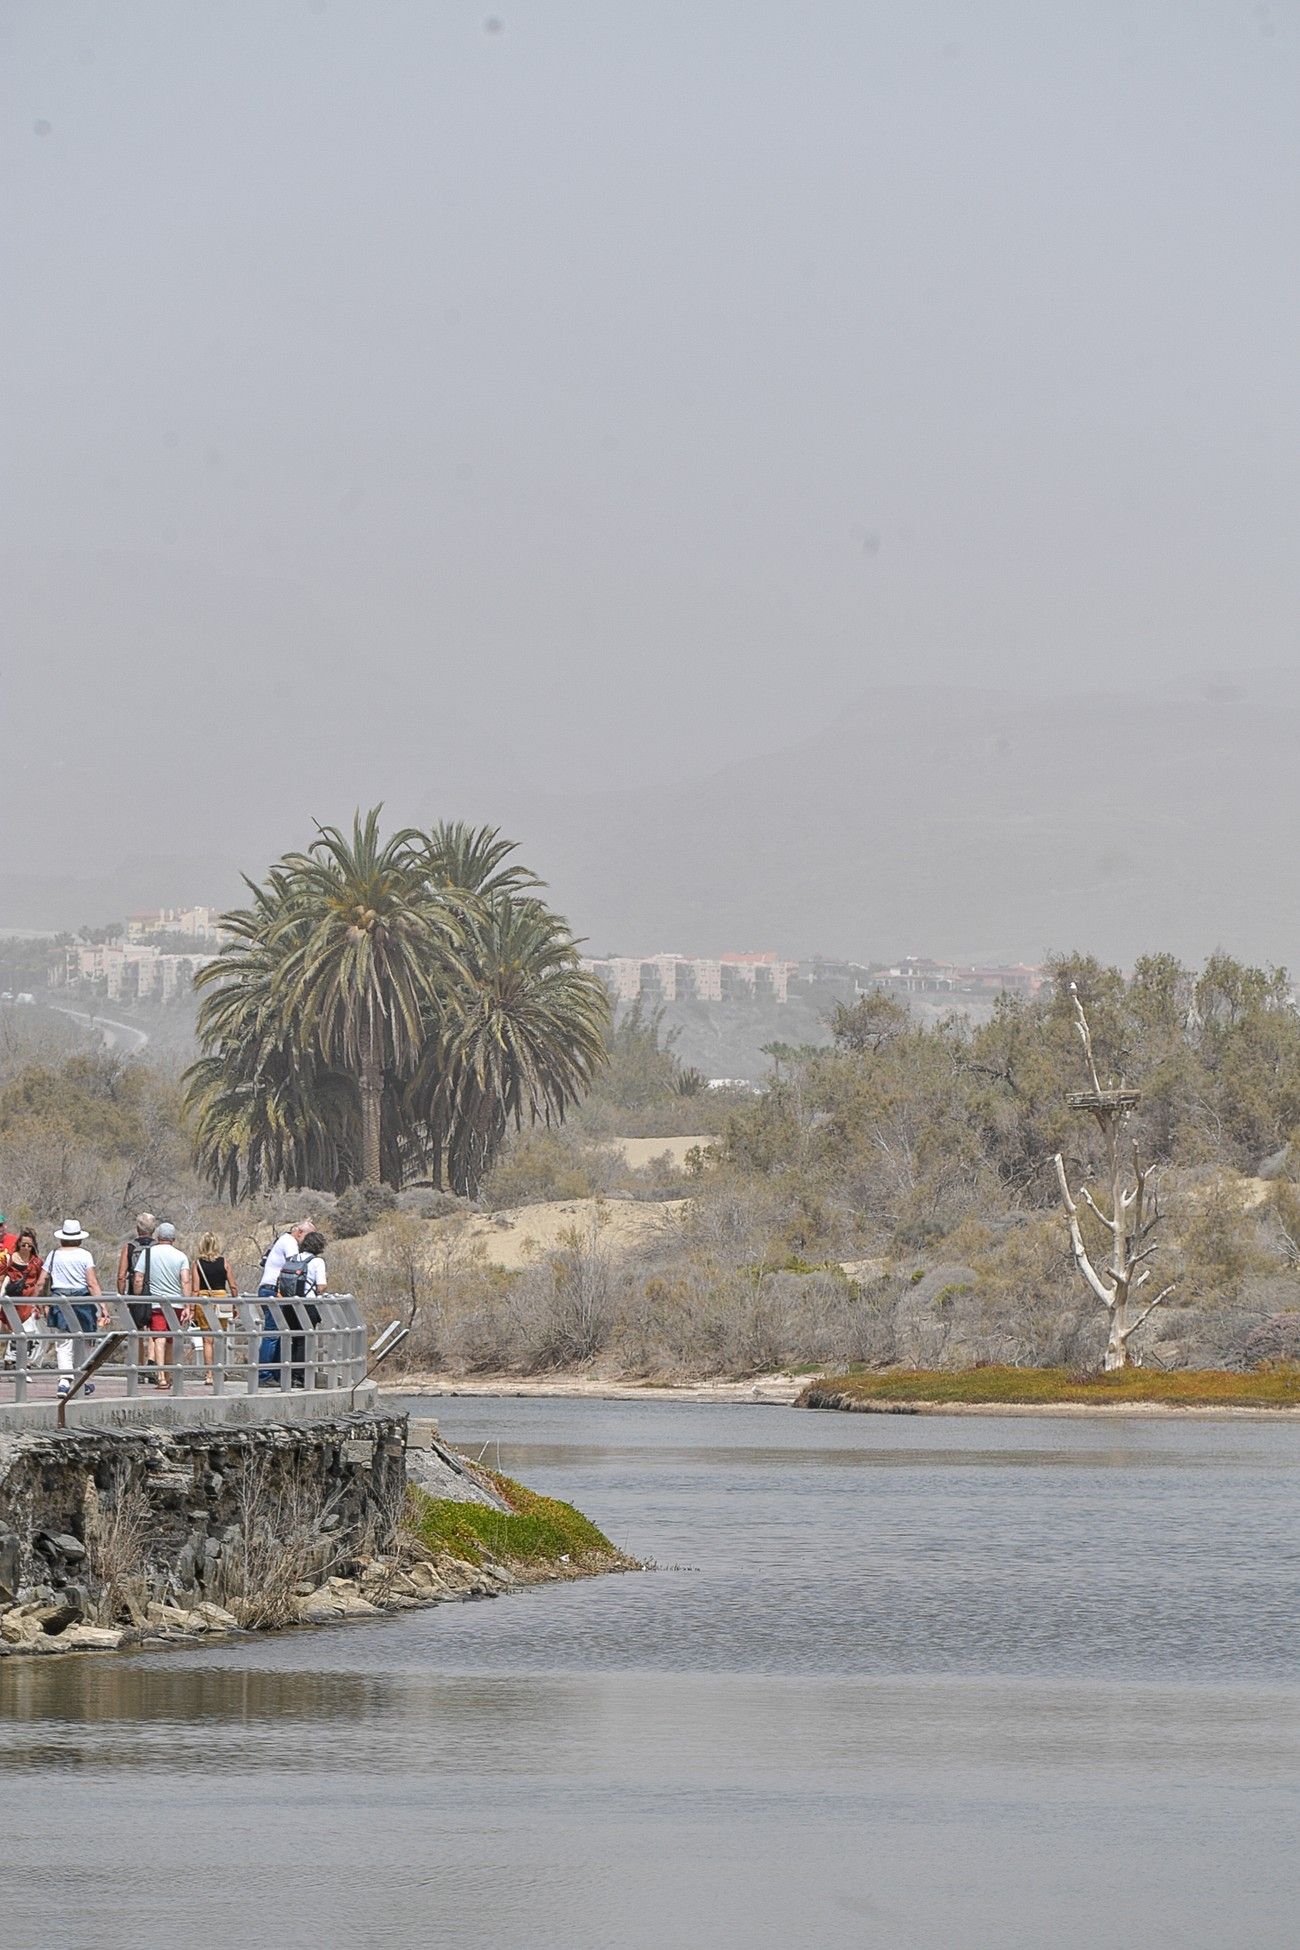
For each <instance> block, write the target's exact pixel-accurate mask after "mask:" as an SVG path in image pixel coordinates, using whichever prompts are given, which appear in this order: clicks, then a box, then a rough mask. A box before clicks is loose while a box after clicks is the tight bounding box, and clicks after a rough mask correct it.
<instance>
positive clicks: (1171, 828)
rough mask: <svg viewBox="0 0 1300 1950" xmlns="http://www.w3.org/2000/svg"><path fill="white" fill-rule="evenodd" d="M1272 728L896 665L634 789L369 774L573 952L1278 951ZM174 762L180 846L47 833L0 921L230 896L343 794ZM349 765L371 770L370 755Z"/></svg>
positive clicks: (1225, 689)
mask: <svg viewBox="0 0 1300 1950" xmlns="http://www.w3.org/2000/svg"><path fill="white" fill-rule="evenodd" d="M286 749H290V750H291V748H288V747H287V748H286ZM1298 751H1300V697H1297V696H1296V694H1295V692H1294V690H1288V687H1287V685H1286V684H1285V683H1284V682H1283V681H1281V680H1276V679H1274V680H1267V679H1264V678H1255V679H1253V680H1248V681H1246V682H1244V683H1243V684H1241V685H1230V684H1226V683H1225V684H1212V685H1208V686H1205V687H1204V688H1203V690H1202V692H1201V694H1200V695H1195V696H1187V697H1181V698H1180V697H1168V696H1164V697H1133V696H1125V695H1124V694H1122V693H1113V692H1112V693H1101V692H1098V693H1094V694H1089V695H1085V696H1080V697H1069V696H1059V697H1042V696H1032V695H1026V694H1024V693H1023V692H1010V691H987V690H977V689H974V688H970V689H962V688H956V687H950V688H943V687H933V686H930V687H924V686H914V687H896V688H882V689H878V690H873V691H870V692H867V693H865V694H864V695H862V696H861V697H859V698H857V699H856V700H854V701H853V702H852V703H851V704H850V705H848V706H846V708H845V710H844V711H843V712H842V713H841V714H840V716H839V718H838V719H837V720H836V722H835V723H834V724H833V725H831V726H829V727H827V728H826V729H825V730H823V731H821V732H819V733H818V734H817V735H815V736H814V737H811V738H808V739H804V740H801V741H799V742H797V743H793V744H790V745H788V746H786V747H784V748H782V749H779V750H776V751H773V752H771V753H767V754H759V755H747V756H746V757H744V758H743V759H736V760H734V761H733V762H731V763H730V764H728V765H725V766H721V767H718V768H716V769H713V770H711V771H708V772H704V773H702V774H701V775H700V776H698V777H696V778H694V779H688V780H676V781H669V782H666V783H665V784H664V785H663V786H660V787H655V788H653V789H647V788H645V787H639V788H634V789H630V790H627V791H621V792H611V791H601V792H587V793H567V794H537V793H530V794H524V793H520V792H517V791H516V792H513V793H512V792H510V791H508V790H504V789H500V788H486V789H485V788H482V787H480V788H479V789H478V790H477V791H476V790H474V789H473V788H469V789H467V790H465V791H464V792H462V793H460V794H458V795H456V796H455V797H454V798H452V797H448V796H446V795H444V794H442V793H440V792H439V791H438V790H437V789H436V787H435V786H434V785H433V784H432V783H431V782H430V781H426V780H420V781H413V780H411V779H410V778H398V779H395V780H389V781H387V784H388V786H389V788H390V790H389V809H390V812H391V814H392V817H393V819H394V821H395V822H396V821H399V820H404V819H408V818H409V819H412V820H415V821H419V822H425V823H427V822H429V821H432V820H433V819H436V818H440V817H444V816H453V817H454V816H458V815H465V816H468V817H473V818H483V819H490V820H492V821H494V822H495V823H499V824H501V825H503V826H504V828H505V829H506V830H507V831H508V832H509V833H510V834H511V835H512V836H513V837H515V838H517V839H518V840H519V841H520V843H521V845H522V846H523V849H524V855H525V857H526V858H527V859H528V860H530V861H531V862H533V863H535V864H536V866H537V867H538V868H539V869H540V870H541V871H542V872H543V873H544V874H545V876H546V877H547V879H548V880H549V881H550V883H551V886H552V888H553V891H554V894H555V898H556V899H557V901H558V902H559V904H560V905H561V907H562V908H564V909H565V911H567V912H568V913H569V915H570V917H571V919H572V921H573V923H574V925H575V926H576V927H577V928H578V930H579V931H580V932H581V933H582V934H584V935H585V936H586V937H588V939H589V940H590V943H591V946H592V949H593V951H595V952H601V953H604V952H615V953H639V952H650V951H653V950H655V949H674V950H677V951H679V952H682V953H698V954H708V953H718V952H721V951H725V950H727V949H737V948H766V947H772V948H776V949H778V950H780V951H782V952H785V953H788V954H792V955H800V954H809V953H813V952H820V953H824V954H829V955H846V956H851V957H854V958H859V959H869V958H870V959H874V958H893V957H895V956H898V955H902V954H907V953H915V954H935V955H940V956H951V957H954V958H957V959H962V960H966V959H970V960H991V961H1001V960H1038V959H1040V958H1041V956H1042V955H1043V954H1044V953H1045V952H1047V951H1049V950H1050V949H1052V948H1062V947H1069V946H1075V945H1083V946H1086V947H1089V948H1091V949H1094V950H1095V951H1096V952H1097V953H1099V954H1102V955H1105V956H1109V957H1112V958H1114V959H1116V960H1119V961H1121V962H1128V961H1131V959H1132V957H1133V956H1134V955H1136V954H1138V953H1141V952H1143V951H1144V950H1147V949H1150V948H1169V949H1172V950H1174V951H1175V952H1177V953H1179V954H1181V955H1183V956H1185V957H1187V958H1189V959H1192V960H1196V959H1200V958H1202V957H1204V955H1206V954H1207V953H1209V952H1210V951H1211V950H1212V949H1214V948H1215V947H1216V946H1220V945H1222V946H1226V947H1229V948H1230V949H1232V950H1233V951H1234V952H1236V953H1239V954H1242V955H1248V956H1251V957H1253V958H1257V959H1260V960H1267V961H1282V962H1286V963H1288V964H1289V965H1297V964H1300V873H1297V871H1296V870H1295V867H1294V863H1295V862H1296V861H1297V859H1300V794H1298V793H1297V792H1296V789H1295V769H1296V753H1297V752H1298ZM182 758H183V755H182ZM176 770H177V776H176V777H175V778H174V779H173V780H172V781H171V785H170V790H171V792H172V794H173V795H174V797H173V800H172V803H173V804H175V805H176V806H179V807H183V808H184V825H183V828H182V827H181V826H180V824H179V822H178V823H177V831H178V832H180V831H182V830H183V832H184V834H185V836H186V837H193V838H197V839H199V840H201V842H202V843H203V845H204V847H205V851H204V852H201V853H193V854H188V853H186V854H182V853H173V852H171V851H163V850H162V845H163V844H165V840H166V833H165V830H164V831H163V832H161V833H160V834H159V851H157V852H153V851H151V850H148V849H147V848H146V846H145V845H143V844H139V850H138V851H137V852H135V853H134V854H133V855H131V856H127V857H124V858H118V859H116V860H113V859H111V857H110V853H109V851H108V850H107V849H106V848H105V847H104V845H103V844H102V842H100V843H99V844H97V846H96V847H95V848H93V849H90V850H89V854H88V857H89V858H90V859H91V860H93V861H96V862H98V863H99V871H98V872H94V873H87V874H85V875H83V876H81V877H79V878H75V879H74V878H69V877H64V876H60V875H59V874H58V873H57V871H56V870H55V869H54V867H53V861H54V859H55V857H56V855H55V850H54V846H53V845H51V843H50V841H49V840H47V841H46V842H45V854H44V857H45V858H47V859H48V860H49V861H50V863H51V868H50V871H49V872H48V874H46V875H44V876H41V875H35V876H30V877H26V876H23V875H21V874H18V873H15V872H14V871H13V870H12V869H9V870H7V871H5V872H4V873H3V874H0V913H2V914H3V918H4V920H5V921H6V922H7V923H8V924H10V925H26V926H38V925H46V926H56V925H65V926H71V925H76V924H78V923H79V922H82V921H86V920H92V921H94V920H105V919H108V918H111V917H113V916H115V915H120V914H121V913H122V912H125V911H127V910H129V909H130V908H133V907H139V906H144V905H149V904H151V903H157V902H167V901H172V900H180V899H193V898H196V897H197V898H203V897H211V898H215V899H227V898H230V899H233V898H236V897H237V895H238V891H239V889H238V871H239V869H240V867H246V868H248V869H250V870H252V871H254V872H259V871H260V870H261V868H262V866H263V865H264V864H265V863H266V862H267V860H268V859H269V858H270V857H271V854H272V852H274V851H278V850H282V849H283V847H285V846H289V845H293V844H298V843H300V842H301V841H302V840H303V839H304V838H305V837H306V836H307V835H308V834H309V832H310V823H309V811H308V809H309V808H310V809H311V810H312V811H314V812H315V813H316V815H317V816H320V817H328V818H336V817H344V818H346V817H347V816H348V814H349V812H350V809H351V808H350V804H349V803H348V802H347V801H345V800H344V799H343V797H342V794H343V792H345V791H346V790H347V781H345V780H339V781H333V780H322V779H320V778H318V777H315V776H311V777H309V778H308V779H307V780H303V779H302V778H300V777H298V776H296V775H295V773H294V771H293V767H292V765H290V766H289V767H288V768H287V770H286V772H285V774H284V775H283V777H281V778H273V779H272V780H271V781H270V782H269V783H268V781H266V780H259V779H258V777H257V775H256V773H253V774H250V776H249V780H248V784H247V787H246V788H241V790H240V791H239V792H238V793H236V794H235V795H234V800H233V803H231V804H227V803H225V802H224V801H223V800H222V799H220V798H219V797H216V796H213V795H205V794H204V793H203V792H202V791H199V792H197V793H196V792H194V791H193V790H192V789H190V788H188V787H187V786H186V785H185V783H184V779H183V777H182V776H181V771H182V765H181V763H179V762H178V764H177V768H176ZM369 786H373V789H374V790H375V791H376V793H382V792H383V791H384V790H385V781H384V779H383V777H382V768H378V769H374V770H372V771H371V773H370V775H369V781H368V788H369ZM51 810H52V813H53V815H54V820H55V821H56V822H57V819H58V817H59V808H58V806H57V805H56V806H55V807H53V808H52V809H51ZM111 824H112V821H111V818H109V819H107V820H106V825H107V826H108V827H109V828H110V829H111ZM223 829H224V830H223ZM232 829H234V830H233V832H232ZM232 839H234V840H236V841H237V842H238V844H237V845H234V844H232ZM56 844H57V842H56Z"/></svg>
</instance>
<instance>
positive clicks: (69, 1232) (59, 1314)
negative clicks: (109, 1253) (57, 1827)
mask: <svg viewBox="0 0 1300 1950" xmlns="http://www.w3.org/2000/svg"><path fill="white" fill-rule="evenodd" d="M89 1237H90V1234H89V1233H88V1232H87V1231H86V1230H85V1229H84V1227H82V1226H80V1225H78V1223H77V1221H76V1220H75V1219H65V1220H64V1221H63V1224H62V1225H61V1226H60V1227H59V1230H58V1231H57V1232H56V1233H55V1235H54V1240H55V1245H54V1251H53V1252H52V1253H51V1254H50V1256H49V1258H48V1259H47V1260H46V1262H45V1271H44V1273H43V1274H42V1275H41V1291H42V1293H48V1294H49V1296H50V1300H51V1303H52V1304H51V1306H50V1325H51V1327H53V1328H54V1330H55V1332H56V1333H59V1334H62V1335H63V1339H62V1340H60V1341H56V1342H55V1343H54V1358H55V1360H56V1361H57V1362H58V1366H59V1393H60V1394H61V1395H67V1394H70V1393H71V1390H72V1376H73V1370H74V1368H80V1367H83V1366H84V1365H85V1361H86V1353H87V1348H86V1342H87V1340H88V1339H89V1337H90V1335H92V1334H93V1333H94V1331H95V1323H96V1321H97V1320H98V1318H99V1309H98V1307H97V1306H96V1304H95V1302H96V1301H97V1300H98V1299H99V1298H100V1287H99V1276H98V1274H97V1273H96V1272H95V1261H94V1258H93V1256H92V1255H91V1254H90V1253H88V1252H87V1251H86V1246H85V1242H86V1240H87V1239H89ZM85 1392H86V1393H87V1394H88V1395H93V1394H94V1392H95V1384H94V1382H93V1381H88V1382H87V1383H86V1390H85Z"/></svg>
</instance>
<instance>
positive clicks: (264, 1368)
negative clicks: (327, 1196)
mask: <svg viewBox="0 0 1300 1950" xmlns="http://www.w3.org/2000/svg"><path fill="white" fill-rule="evenodd" d="M315 1223H316V1222H315V1220H314V1219H299V1221H298V1223H297V1225H292V1226H286V1227H285V1229H284V1231H283V1232H282V1233H281V1234H280V1237H279V1238H278V1239H277V1240H276V1242H275V1244H274V1245H273V1246H272V1248H271V1250H270V1252H269V1253H268V1254H267V1255H266V1259H265V1261H264V1263H263V1266H262V1278H261V1283H260V1284H259V1286H258V1289H257V1297H258V1299H259V1300H274V1299H275V1297H276V1295H277V1294H278V1292H279V1290H280V1275H281V1273H282V1272H283V1271H284V1262H285V1261H286V1259H293V1258H295V1257H296V1256H297V1253H298V1250H299V1245H300V1242H301V1241H302V1240H303V1239H305V1238H306V1236H307V1234H308V1233H309V1232H311V1231H312V1230H313V1229H314V1227H315ZM262 1324H263V1326H264V1327H265V1329H266V1332H265V1333H264V1334H263V1336H262V1344H261V1346H260V1347H259V1348H258V1350H257V1381H258V1386H259V1387H261V1388H278V1387H279V1386H280V1335H279V1332H278V1330H277V1328H276V1324H275V1316H274V1315H273V1314H272V1312H271V1310H270V1308H269V1307H264V1308H263V1309H262Z"/></svg>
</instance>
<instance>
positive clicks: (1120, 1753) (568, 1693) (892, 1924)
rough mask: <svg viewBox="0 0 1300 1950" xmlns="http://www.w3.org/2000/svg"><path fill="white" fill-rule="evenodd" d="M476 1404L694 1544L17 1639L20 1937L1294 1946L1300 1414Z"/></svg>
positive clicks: (620, 1505)
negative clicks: (93, 1636)
mask: <svg viewBox="0 0 1300 1950" xmlns="http://www.w3.org/2000/svg"><path fill="white" fill-rule="evenodd" d="M433 1406H434V1409H435V1412H436V1413H437V1414H438V1416H439V1419H440V1421H441V1423H442V1426H443V1429H444V1431H445V1432H446V1433H447V1434H448V1435H449V1436H450V1437H451V1438H452V1439H453V1440H455V1441H457V1442H459V1443H460V1444H461V1445H462V1446H464V1447H466V1448H468V1449H470V1450H472V1451H477V1450H479V1449H480V1448H481V1447H483V1446H484V1445H486V1446H487V1456H488V1460H490V1461H492V1462H493V1463H495V1462H496V1461H497V1458H498V1451H499V1457H500V1462H501V1465H502V1467H504V1468H505V1469H507V1470H509V1471H510V1472H511V1473H512V1474H517V1475H520V1476H522V1477H524V1478H525V1479H526V1480H528V1481H529V1482H531V1483H533V1484H535V1485H536V1486H537V1487H539V1488H542V1489H546V1490H550V1491H552V1492H554V1493H556V1494H560V1495H563V1496H565V1497H568V1498H570V1499H572V1500H573V1501H575V1502H577V1503H578V1504H580V1505H581V1506H582V1508H584V1509H585V1510H586V1511H587V1512H588V1513H589V1514H590V1515H592V1516H593V1517H595V1518H596V1519H597V1521H598V1522H600V1523H601V1524H602V1525H603V1526H604V1527H605V1528H606V1529H607V1530H608V1531H609V1532H610V1533H611V1535H613V1536H614V1537H615V1538H616V1539H618V1541H620V1542H621V1543H623V1544H624V1545H625V1546H626V1547H627V1548H629V1549H630V1550H632V1551H635V1552H636V1553H637V1554H638V1555H641V1556H644V1557H647V1558H653V1559H654V1560H655V1561H656V1562H657V1563H658V1564H659V1565H660V1566H663V1567H664V1568H662V1569H659V1570H657V1571H655V1572H654V1573H653V1574H650V1575H646V1576H636V1577H620V1578H605V1579H601V1580H597V1581H595V1582H593V1583H590V1584H582V1585H569V1586H564V1587H562V1588H559V1589H542V1590H534V1591H530V1592H524V1593H520V1594H517V1595H515V1596H512V1597H510V1598H507V1599H504V1600H498V1601H496V1602H493V1603H483V1604H474V1605H459V1606H443V1607H441V1608H439V1609H437V1610H435V1611H430V1612H423V1613H415V1614H408V1615H407V1616H405V1617H402V1618H399V1619H392V1620H383V1621H380V1622H376V1623H375V1624H373V1625H371V1624H367V1625H358V1626H352V1627H347V1628H339V1629H335V1630H333V1631H324V1632H315V1633H295V1634H291V1635H287V1636H283V1637H280V1638H268V1639H266V1640H260V1641H255V1642H251V1643H245V1644H241V1645H236V1646H231V1647H227V1648H225V1649H214V1650H211V1651H206V1652H198V1651H195V1652H185V1653H168V1654H161V1653H160V1654H148V1655H145V1654H141V1655H138V1656H135V1657H132V1658H122V1659H114V1660H103V1661H98V1662H95V1661H90V1660H79V1661H68V1662H61V1661H53V1660H51V1661H47V1662H41V1663H36V1662H32V1663H26V1662H24V1663H21V1664H20V1663H19V1662H18V1661H15V1660H9V1661H6V1662H5V1663H4V1664H3V1665H2V1666H0V1774H2V1786H3V1797H4V1799H3V1812H4V1826H3V1841H2V1842H0V1847H2V1848H3V1885H2V1886H3V1900H2V1902H0V1942H2V1943H3V1944H4V1945H5V1946H6V1947H8V1946H13V1950H19V1947H20V1946H28V1945H33V1946H35V1945H65V1944H66V1945H77V1946H80V1945H83V1944H84V1945H91V1944H93V1945H95V1946H97V1950H118V1947H119V1946H122V1947H123V1950H125V1946H128V1945H129V1946H132V1950H154V1946H163V1945H165V1946H167V1950H175V1946H176V1945H177V1944H178V1943H179V1942H186V1943H192V1944H196V1945H201V1946H206V1945H208V1944H213V1945H221V1946H245V1945H248V1946H254V1945H255V1946H258V1947H259V1950H261V1946H265V1945H273V1944H285V1945H312V1946H313V1947H314V1950H316V1947H319V1946H330V1945H334V1944H338V1943H345V1942H346V1943H349V1944H360V1945H384V1946H387V1945H399V1944H400V1945H406V1944H437V1945H441V1944H448V1945H451V1944H458V1945H469V1946H490V1947H491V1950H498V1946H500V1947H501V1950H506V1947H507V1946H508V1950H590V1947H591V1946H605V1945H608V1946H611V1947H613V1946H633V1947H635V1950H640V1946H647V1950H648V1946H651V1945H653V1946H655V1950H672V1947H674V1946H695V1945H700V1946H707V1945H720V1946H732V1945H735V1946H737V1947H738V1950H739V1947H740V1946H766V1945H785V1944H796V1945H800V1944H804V1943H809V1942H820V1943H826V1944H846V1945H877V1944H879V1945H881V1946H886V1945H887V1946H891V1950H892V1946H921V1947H923V1950H932V1947H933V1950H940V1947H942V1950H951V1947H952V1946H961V1947H962V1950H984V1947H985V1946H987V1950H1045V1946H1049V1945H1050V1946H1053V1947H1054V1950H1055V1947H1056V1946H1062V1947H1064V1950H1072V1947H1073V1946H1076V1945H1078V1946H1083V1945H1087V1946H1088V1950H1106V1947H1107V1946H1109V1945H1111V1944H1114V1943H1118V1942H1120V1941H1132V1942H1135V1943H1140V1944H1142V1945H1143V1946H1144V1950H1157V1947H1159V1946H1169V1950H1199V1946H1206V1950H1210V1947H1211V1946H1213V1950H1236V1946H1238V1945H1242V1946H1245V1945H1250V1946H1252V1950H1271V1947H1272V1946H1279V1947H1280V1946H1282V1945H1286V1946H1288V1950H1289V1946H1291V1945H1293V1944H1294V1943H1295V1942H1296V1941H1297V1937H1298V1935H1300V1926H1298V1925H1297V1920H1296V1902H1295V1896H1294V1893H1293V1891H1294V1882H1295V1877H1294V1851H1295V1841H1296V1835H1297V1832H1298V1831H1300V1793H1298V1789H1300V1711H1298V1708H1300V1688H1298V1686H1297V1672H1296V1639H1295V1618H1296V1600H1297V1592H1298V1588H1300V1577H1298V1566H1297V1544H1298V1542H1300V1524H1298V1523H1297V1517H1296V1497H1297V1491H1298V1490H1300V1428H1296V1427H1295V1426H1292V1425H1281V1424H1276V1423H1269V1424H1263V1423H1261V1424H1253V1425H1252V1424H1247V1423H1240V1422H1236V1423H1218V1424H1213V1425H1211V1424H1207V1423H1203V1422H1188V1423H1175V1424H1168V1423H1162V1424H1158V1425H1151V1424H1144V1423H1141V1422H1138V1421H1134V1422H1131V1423H1123V1422H1106V1423H1104V1424H1101V1423H1095V1422H1087V1423H1071V1422H1055V1421H1021V1420H1013V1421H998V1420H978V1421H975V1420H972V1421H946V1420H931V1419H928V1418H927V1419H919V1418H916V1419H914V1418H910V1417H909V1418H876V1417H862V1416H835V1415H810V1414H807V1413H800V1412H798V1411H794V1410H781V1409H772V1408H718V1409H710V1408H700V1407H693V1406H681V1405H676V1404H668V1403H660V1404H653V1403H646V1404H642V1403H635V1404H622V1403H619V1404H600V1403H585V1402H584V1403H566V1402H514V1401H508V1402H486V1401H470V1400H465V1401H441V1402H438V1403H436V1404H434V1405H433ZM426 1412H427V1411H426Z"/></svg>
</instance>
